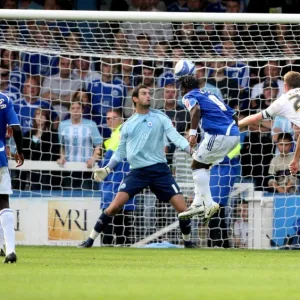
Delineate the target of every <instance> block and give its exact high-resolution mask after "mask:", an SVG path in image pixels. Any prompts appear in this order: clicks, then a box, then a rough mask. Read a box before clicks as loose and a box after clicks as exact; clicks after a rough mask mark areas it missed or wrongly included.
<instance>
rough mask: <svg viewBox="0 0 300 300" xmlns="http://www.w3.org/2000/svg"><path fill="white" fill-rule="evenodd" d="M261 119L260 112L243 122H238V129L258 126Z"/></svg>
mask: <svg viewBox="0 0 300 300" xmlns="http://www.w3.org/2000/svg"><path fill="white" fill-rule="evenodd" d="M262 119H263V115H262V113H261V112H259V113H257V114H255V115H251V116H248V117H246V118H244V119H243V120H241V121H239V123H238V124H239V128H240V129H242V128H244V127H247V126H248V125H255V124H258V123H259V122H260V121H261V120H262Z"/></svg>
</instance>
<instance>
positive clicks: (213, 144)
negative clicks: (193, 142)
mask: <svg viewBox="0 0 300 300" xmlns="http://www.w3.org/2000/svg"><path fill="white" fill-rule="evenodd" d="M239 142H240V137H239V136H228V135H211V134H208V133H205V135H204V139H203V141H202V142H201V144H200V146H199V148H198V150H197V151H196V152H195V153H194V154H193V159H194V160H196V161H198V162H200V163H203V164H207V165H210V164H212V165H215V164H218V163H220V162H221V161H222V160H223V159H224V158H225V156H226V155H227V154H228V153H229V152H230V151H232V150H233V149H234V148H235V147H236V146H237V145H238V144H239Z"/></svg>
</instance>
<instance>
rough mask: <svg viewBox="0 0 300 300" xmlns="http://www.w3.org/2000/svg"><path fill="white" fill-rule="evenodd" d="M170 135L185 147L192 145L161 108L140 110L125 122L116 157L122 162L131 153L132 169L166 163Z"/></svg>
mask: <svg viewBox="0 0 300 300" xmlns="http://www.w3.org/2000/svg"><path fill="white" fill-rule="evenodd" d="M166 137H167V138H168V139H169V140H170V141H171V142H172V143H173V144H175V145H176V146H177V147H179V148H181V149H185V148H186V147H188V145H189V144H188V141H187V140H186V139H185V138H184V137H182V136H181V135H180V134H179V133H178V132H177V131H176V129H175V128H174V126H173V124H172V122H171V120H170V119H169V117H168V116H167V115H166V114H164V113H163V112H161V111H160V110H157V109H150V111H149V113H147V114H137V113H136V114H134V115H133V116H132V117H131V118H129V119H128V120H127V121H126V122H125V123H124V124H123V126H122V128H121V141H120V145H119V147H118V149H117V151H116V152H115V153H114V155H113V156H112V160H115V161H117V162H121V161H122V160H123V159H124V158H125V157H127V160H128V162H129V164H130V167H131V169H139V168H144V167H148V166H152V165H155V164H158V163H166V162H167V160H166V156H165V151H164V150H165V142H166Z"/></svg>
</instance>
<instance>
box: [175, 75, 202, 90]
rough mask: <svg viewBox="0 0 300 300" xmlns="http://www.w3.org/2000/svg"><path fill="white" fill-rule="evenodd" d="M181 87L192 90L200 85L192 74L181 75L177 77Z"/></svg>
mask: <svg viewBox="0 0 300 300" xmlns="http://www.w3.org/2000/svg"><path fill="white" fill-rule="evenodd" d="M178 81H179V83H180V85H181V87H183V88H185V89H187V90H193V89H197V88H199V87H200V80H199V79H198V78H196V77H194V76H193V75H188V76H183V77H181V78H179V79H178Z"/></svg>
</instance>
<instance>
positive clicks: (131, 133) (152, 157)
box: [80, 85, 196, 248]
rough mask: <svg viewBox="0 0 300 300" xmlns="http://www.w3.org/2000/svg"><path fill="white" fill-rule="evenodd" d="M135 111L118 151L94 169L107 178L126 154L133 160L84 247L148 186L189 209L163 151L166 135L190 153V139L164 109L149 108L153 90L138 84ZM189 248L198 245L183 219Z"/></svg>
mask: <svg viewBox="0 0 300 300" xmlns="http://www.w3.org/2000/svg"><path fill="white" fill-rule="evenodd" d="M132 100H133V103H134V105H135V108H136V113H135V114H134V115H133V116H132V117H131V118H129V119H128V120H127V121H126V122H125V123H124V125H123V126H122V128H121V140H120V145H119V147H118V149H117V151H116V152H115V153H114V155H113V156H112V158H111V159H110V161H109V163H108V164H107V166H106V167H104V168H100V169H97V170H95V171H94V179H95V180H96V181H99V182H100V181H102V180H104V179H105V178H106V177H107V176H108V174H110V173H111V172H112V170H113V169H114V168H115V166H117V164H118V163H119V162H121V161H123V159H124V158H125V157H127V160H128V162H129V164H130V168H131V170H130V172H129V174H128V175H127V176H126V178H125V179H124V181H123V182H122V183H121V185H120V187H119V192H118V194H117V195H116V197H115V199H114V200H113V201H112V203H111V204H110V205H109V207H108V208H106V209H105V210H104V212H103V213H102V214H101V216H100V217H99V220H98V222H97V224H96V225H95V227H94V230H93V231H92V232H91V234H90V237H89V238H88V239H87V240H86V241H85V242H83V243H82V244H81V245H80V246H81V247H86V248H87V247H91V246H92V245H93V243H94V240H95V238H96V237H97V236H98V235H99V233H100V232H103V230H104V229H105V228H106V226H107V225H108V224H109V223H111V220H112V217H113V216H114V215H115V214H117V213H118V211H119V210H120V209H121V208H122V207H123V205H124V204H125V203H126V202H127V201H128V200H129V199H130V198H132V197H133V196H135V195H136V194H138V193H140V192H141V191H142V190H143V189H145V188H147V187H149V188H150V190H151V191H152V192H153V193H154V194H155V195H156V196H157V198H158V200H160V201H163V202H170V204H171V205H172V206H173V207H174V208H175V209H176V211H177V212H178V213H180V212H183V211H185V210H186V204H185V201H184V198H183V196H182V193H181V191H180V188H179V186H178V185H177V183H176V182H175V180H174V178H173V176H172V173H171V171H170V169H169V167H168V165H167V160H166V157H165V153H164V146H165V144H164V140H165V139H164V138H165V136H167V137H168V138H169V140H170V141H171V142H172V143H174V144H175V145H176V146H177V147H179V148H181V149H183V150H184V151H186V152H187V153H189V154H191V148H190V146H189V144H188V142H187V140H186V139H185V138H184V137H182V136H181V135H180V134H179V133H178V132H177V131H176V129H175V128H174V127H173V125H172V122H171V120H170V119H169V118H168V117H167V116H166V115H165V114H164V113H162V112H161V111H159V110H156V109H151V108H150V103H151V102H150V101H151V99H150V91H149V89H148V87H147V86H145V85H139V86H137V87H136V88H135V89H134V90H133V93H132ZM179 226H180V229H181V232H182V234H183V240H184V245H185V247H186V248H195V247H196V246H195V245H194V244H193V243H192V242H191V240H190V232H191V220H190V219H186V220H180V221H179Z"/></svg>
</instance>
